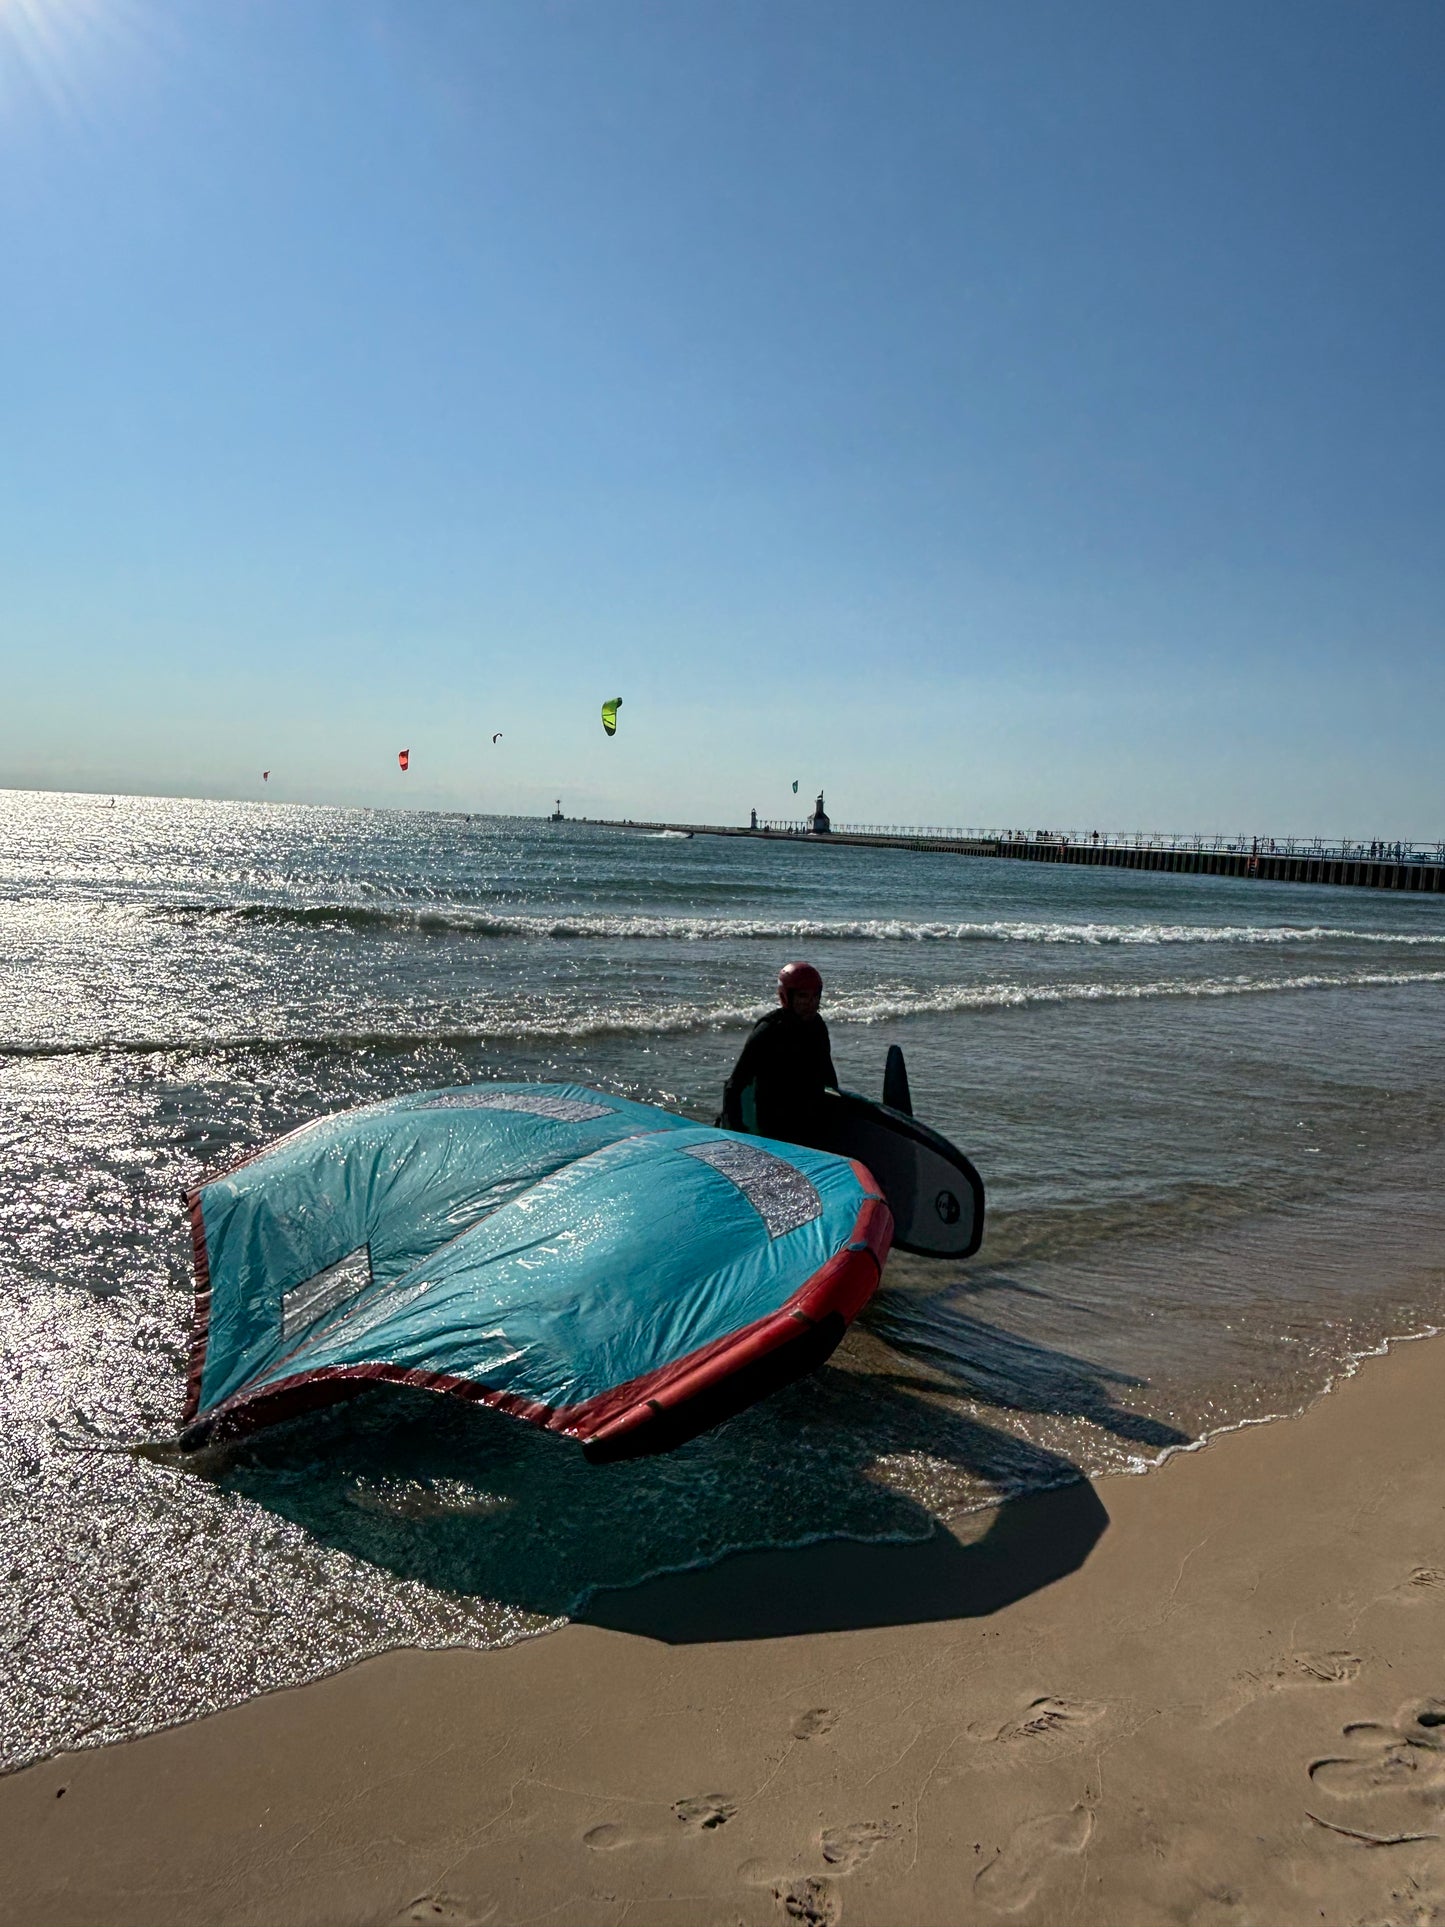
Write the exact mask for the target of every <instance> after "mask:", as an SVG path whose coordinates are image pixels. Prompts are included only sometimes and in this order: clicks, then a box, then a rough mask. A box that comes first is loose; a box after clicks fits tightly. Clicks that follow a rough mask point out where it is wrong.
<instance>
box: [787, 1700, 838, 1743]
mask: <svg viewBox="0 0 1445 1927" xmlns="http://www.w3.org/2000/svg"><path fill="white" fill-rule="evenodd" d="M837 1724H838V1715H837V1714H836V1713H834V1712H833V1711H832V1710H831V1709H830V1708H829V1707H826V1706H814V1707H810V1708H809V1710H808V1711H807V1712H806V1713H799V1715H798V1717H797V1718H796V1719H795V1720H794V1721H793V1725H792V1734H793V1738H794V1739H795V1740H821V1739H823V1738H824V1737H825V1736H826V1735H827V1734H829V1733H831V1732H832V1731H833V1728H834V1727H835V1726H836V1725H837Z"/></svg>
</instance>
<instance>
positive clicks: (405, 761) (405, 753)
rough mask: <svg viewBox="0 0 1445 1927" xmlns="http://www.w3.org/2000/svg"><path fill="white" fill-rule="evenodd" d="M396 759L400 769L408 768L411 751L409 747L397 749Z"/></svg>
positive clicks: (409, 766)
mask: <svg viewBox="0 0 1445 1927" xmlns="http://www.w3.org/2000/svg"><path fill="white" fill-rule="evenodd" d="M396 760H397V763H398V765H399V766H400V767H401V768H402V769H410V768H411V751H410V750H409V749H399V750H398V751H397V753H396Z"/></svg>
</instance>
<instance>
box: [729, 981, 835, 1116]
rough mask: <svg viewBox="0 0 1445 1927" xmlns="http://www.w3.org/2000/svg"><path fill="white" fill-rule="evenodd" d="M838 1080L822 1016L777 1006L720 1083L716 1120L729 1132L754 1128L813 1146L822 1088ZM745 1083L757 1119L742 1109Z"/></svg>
mask: <svg viewBox="0 0 1445 1927" xmlns="http://www.w3.org/2000/svg"><path fill="white" fill-rule="evenodd" d="M837 1083H838V1073H837V1072H836V1071H835V1070H834V1069H833V1052H832V1046H831V1045H830V1043H829V1041H828V1026H827V1025H826V1024H825V1023H824V1022H823V1020H822V1018H821V1017H795V1016H794V1015H793V1013H792V1011H790V1010H785V1009H784V1008H783V1007H782V1005H779V1006H778V1008H777V1009H776V1010H770V1011H769V1012H768V1014H767V1016H766V1017H760V1018H759V1019H758V1021H757V1023H756V1024H754V1025H753V1031H752V1035H751V1036H750V1037H749V1038H748V1041H747V1042H746V1043H745V1044H744V1045H743V1050H742V1055H741V1057H739V1059H738V1061H737V1063H736V1064H735V1065H734V1067H733V1074H732V1076H731V1077H730V1078H729V1079H728V1081H727V1084H726V1085H725V1086H724V1089H723V1107H722V1115H721V1117H720V1118H719V1119H718V1122H719V1123H720V1124H723V1125H726V1127H727V1128H728V1129H729V1130H730V1131H741V1130H747V1129H752V1130H755V1131H756V1132H757V1134H758V1135H759V1137H778V1138H783V1139H784V1140H785V1141H786V1142H787V1143H789V1144H813V1143H816V1142H817V1139H818V1135H819V1132H820V1130H821V1126H822V1109H823V1092H824V1089H825V1088H826V1087H827V1086H828V1085H833V1086H834V1087H835V1088H836V1086H837ZM749 1085H751V1086H752V1095H753V1106H754V1108H755V1113H756V1121H755V1122H754V1121H752V1120H749V1119H747V1118H746V1117H745V1116H744V1113H743V1093H744V1091H745V1090H746V1089H747V1087H748V1086H749Z"/></svg>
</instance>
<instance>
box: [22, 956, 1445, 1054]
mask: <svg viewBox="0 0 1445 1927" xmlns="http://www.w3.org/2000/svg"><path fill="white" fill-rule="evenodd" d="M1439 983H1445V970H1396V971H1358V972H1355V973H1354V974H1352V975H1350V974H1339V975H1327V974H1324V973H1314V974H1309V975H1301V976H1294V977H1243V976H1240V977H1216V978H1198V979H1192V980H1191V979H1186V978H1165V979H1161V980H1159V981H1156V982H1152V983H1139V984H1121V983H1071V984H971V985H950V986H946V987H944V988H942V989H939V990H929V991H916V990H912V989H910V988H908V987H907V986H898V987H896V988H894V987H888V986H878V987H875V988H871V989H869V990H866V991H851V992H849V991H843V992H839V993H838V994H836V995H834V994H830V996H829V999H828V1018H829V1021H830V1023H834V1024H878V1023H888V1022H898V1021H901V1020H902V1019H904V1018H908V1017H921V1016H939V1015H947V1014H949V1013H952V1012H956V1011H966V1010H1010V1009H1019V1010H1021V1009H1027V1008H1029V1007H1030V1006H1033V1005H1037V1004H1109V1003H1146V1002H1152V1001H1155V1000H1158V999H1163V998H1195V997H1256V996H1269V995H1273V994H1275V993H1278V992H1281V991H1314V990H1380V989H1393V988H1398V987H1401V986H1405V985H1410V984H1439ZM761 1009H762V1007H761V1006H759V1005H757V1004H748V1005H742V1004H721V1003H720V1004H711V1005H708V1004H675V1003H674V1004H667V1005H658V1006H655V1007H648V1006H643V1005H635V1006H629V1007H628V1008H627V1009H625V1010H618V1009H616V1008H607V1009H597V1008H591V1009H585V1008H584V1009H581V1010H578V1011H576V1012H575V1013H574V1014H573V1015H571V1016H569V1017H565V1018H564V1017H558V1016H556V1015H554V1014H553V1013H551V1012H546V1011H544V1012H538V1013H537V1014H536V1015H535V1016H532V1015H528V1014H527V1013H524V1012H510V1011H498V1012H497V1015H496V1019H495V1021H494V1022H492V1023H483V1024H478V1025H470V1026H467V1027H465V1028H462V1027H455V1026H448V1025H444V1024H442V1025H437V1026H435V1027H432V1028H429V1029H426V1030H415V1029H411V1030H403V1029H400V1028H398V1029H394V1030H387V1029H382V1028H377V1029H371V1030H358V1031H338V1032H324V1033H309V1032H300V1033H296V1034H290V1035H284V1036H250V1037H247V1036H230V1037H226V1036H204V1035H196V1036H190V1037H171V1038H121V1037H110V1038H95V1039H89V1040H85V1041H74V1042H70V1041H66V1042H59V1041H57V1042H47V1041H42V1040H37V1041H35V1042H26V1041H14V1042H4V1043H0V1058H3V1057H96V1056H102V1055H104V1054H106V1053H107V1052H115V1053H118V1054H122V1055H129V1056H156V1055H165V1054H169V1053H176V1054H182V1055H204V1054H208V1053H222V1052H232V1051H236V1052H242V1051H263V1052H269V1051H292V1050H365V1049H377V1050H391V1051H411V1050H422V1049H427V1048H430V1047H434V1046H436V1045H453V1046H466V1045H475V1044H494V1043H501V1042H513V1043H539V1044H546V1043H565V1042H579V1041H582V1040H584V1039H587V1038H596V1037H653V1036H678V1035H682V1034H685V1033H687V1032H689V1031H702V1030H733V1029H738V1028H741V1027H743V1026H745V1025H748V1024H752V1023H755V1022H756V1021H757V1019H758V1017H759V1015H760V1014H761Z"/></svg>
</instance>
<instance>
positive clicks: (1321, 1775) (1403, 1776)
mask: <svg viewBox="0 0 1445 1927" xmlns="http://www.w3.org/2000/svg"><path fill="white" fill-rule="evenodd" d="M1342 1737H1343V1738H1344V1740H1345V1742H1346V1744H1347V1745H1348V1746H1349V1749H1350V1751H1349V1753H1348V1754H1337V1755H1331V1756H1330V1757H1328V1758H1326V1759H1323V1760H1314V1761H1312V1762H1311V1764H1310V1768H1309V1776H1310V1778H1311V1780H1313V1781H1314V1783H1315V1785H1316V1786H1317V1787H1320V1788H1321V1789H1322V1790H1323V1791H1324V1792H1326V1793H1333V1794H1336V1795H1338V1796H1339V1797H1340V1798H1341V1799H1346V1800H1358V1799H1362V1798H1364V1797H1366V1796H1367V1795H1369V1794H1372V1793H1382V1792H1385V1791H1386V1790H1389V1789H1394V1790H1396V1791H1398V1790H1400V1789H1404V1790H1405V1791H1407V1792H1413V1793H1424V1794H1431V1793H1435V1792H1438V1791H1439V1790H1440V1789H1441V1788H1442V1787H1445V1700H1438V1699H1430V1700H1424V1701H1421V1702H1419V1703H1417V1704H1414V1705H1411V1706H1407V1707H1406V1708H1404V1710H1403V1711H1402V1712H1401V1714H1400V1716H1399V1718H1398V1719H1397V1720H1396V1721H1395V1723H1394V1724H1393V1725H1392V1726H1386V1725H1385V1724H1383V1723H1382V1722H1379V1721H1375V1720H1356V1721H1354V1722H1353V1723H1352V1724H1351V1725H1349V1726H1347V1727H1345V1728H1344V1730H1343V1734H1342Z"/></svg>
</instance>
